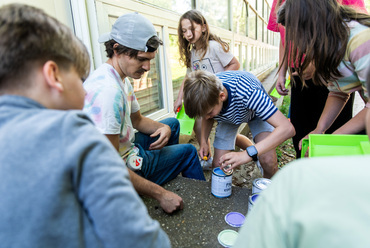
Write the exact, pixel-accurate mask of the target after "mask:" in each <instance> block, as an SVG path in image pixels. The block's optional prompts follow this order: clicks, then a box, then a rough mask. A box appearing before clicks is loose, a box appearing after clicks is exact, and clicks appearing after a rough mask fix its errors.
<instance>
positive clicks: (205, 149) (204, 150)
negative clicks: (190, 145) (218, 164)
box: [199, 143, 212, 158]
mask: <svg viewBox="0 0 370 248" xmlns="http://www.w3.org/2000/svg"><path fill="white" fill-rule="evenodd" d="M210 156H212V155H211V153H210V149H209V146H208V144H207V143H205V144H201V145H200V148H199V157H201V158H203V157H210Z"/></svg>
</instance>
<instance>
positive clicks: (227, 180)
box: [211, 167, 233, 198]
mask: <svg viewBox="0 0 370 248" xmlns="http://www.w3.org/2000/svg"><path fill="white" fill-rule="evenodd" d="M232 176H233V175H232V174H230V175H226V174H225V172H223V171H222V170H221V169H220V167H217V168H214V169H213V171H212V185H211V188H212V189H211V191H212V195H214V196H216V197H218V198H225V197H229V196H230V195H231V190H232Z"/></svg>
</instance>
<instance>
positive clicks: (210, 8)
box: [197, 0, 230, 30]
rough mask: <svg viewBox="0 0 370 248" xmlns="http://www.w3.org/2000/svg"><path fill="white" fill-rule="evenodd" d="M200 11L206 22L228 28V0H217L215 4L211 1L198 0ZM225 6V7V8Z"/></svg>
mask: <svg viewBox="0 0 370 248" xmlns="http://www.w3.org/2000/svg"><path fill="white" fill-rule="evenodd" d="M197 4H199V6H198V7H197V9H199V11H200V12H202V14H203V15H204V17H205V18H206V20H207V21H208V24H211V25H215V26H217V27H220V28H224V29H227V30H229V29H230V25H229V12H228V7H227V6H228V0H218V1H217V4H215V2H213V1H207V0H198V2H197ZM225 7H226V8H225Z"/></svg>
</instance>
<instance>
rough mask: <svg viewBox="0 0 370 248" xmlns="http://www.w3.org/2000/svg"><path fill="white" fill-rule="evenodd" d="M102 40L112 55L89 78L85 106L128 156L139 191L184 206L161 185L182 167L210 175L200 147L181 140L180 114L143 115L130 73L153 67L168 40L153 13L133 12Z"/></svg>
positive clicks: (169, 208) (171, 207) (196, 175)
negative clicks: (157, 27)
mask: <svg viewBox="0 0 370 248" xmlns="http://www.w3.org/2000/svg"><path fill="white" fill-rule="evenodd" d="M99 42H100V43H104V45H105V48H106V53H107V56H108V60H107V61H106V63H104V64H103V65H101V66H100V67H99V68H97V69H96V70H95V71H94V72H93V73H92V74H91V75H90V76H89V77H88V79H87V80H86V81H85V83H84V88H85V90H86V92H87V94H86V97H85V107H84V111H85V112H87V113H88V114H89V115H90V117H91V118H92V119H93V121H94V122H95V124H96V126H97V128H98V129H99V130H100V131H101V132H102V133H103V134H105V135H106V136H107V137H108V139H109V140H110V141H111V143H112V144H113V146H114V147H115V148H116V149H117V151H118V152H119V154H120V155H121V157H122V158H123V159H124V160H125V161H126V165H128V167H129V168H130V169H131V170H129V172H130V177H131V181H132V183H133V185H134V187H135V189H136V191H137V192H138V193H139V194H141V195H147V196H150V197H152V198H154V199H156V200H158V201H159V203H160V205H161V207H162V208H163V210H164V211H165V212H167V213H172V212H173V211H175V210H177V209H182V208H183V201H182V199H181V197H180V196H178V195H177V194H175V193H173V192H170V191H167V190H165V189H164V188H162V187H161V186H159V185H161V184H164V183H166V182H168V181H170V180H172V179H174V178H175V177H176V176H177V175H178V174H179V173H182V175H183V176H184V177H188V178H193V179H198V180H205V178H204V174H203V170H202V168H201V166H200V163H199V159H198V155H197V151H196V149H195V147H194V146H192V145H190V144H178V141H179V128H180V126H179V123H178V121H177V119H175V118H167V119H165V120H163V121H161V122H156V121H153V120H151V119H149V118H147V117H145V116H143V115H141V113H140V106H139V103H138V101H137V99H136V97H135V94H134V90H133V88H132V86H131V83H130V82H129V80H128V79H127V77H131V78H134V79H139V78H140V77H141V76H142V75H143V74H144V73H145V72H147V71H149V70H150V60H152V59H154V58H155V54H156V51H157V48H158V47H159V45H161V44H162V41H161V40H160V39H159V38H158V36H157V32H156V31H155V28H154V26H153V24H152V23H151V22H150V21H149V20H148V19H147V18H145V17H144V16H143V15H141V14H138V13H129V14H124V15H122V16H120V17H119V18H118V19H117V20H116V22H115V23H114V25H113V27H112V31H111V32H110V33H108V34H103V35H102V36H101V37H100V38H99ZM134 129H136V130H137V131H138V132H137V133H136V134H135V132H134ZM133 157H134V158H135V159H134V160H132V158H133ZM132 161H134V163H133V164H132Z"/></svg>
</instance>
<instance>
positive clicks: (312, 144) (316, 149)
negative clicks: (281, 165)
mask: <svg viewBox="0 0 370 248" xmlns="http://www.w3.org/2000/svg"><path fill="white" fill-rule="evenodd" d="M307 149H308V156H309V157H327V156H349V155H362V154H370V141H369V137H368V136H367V135H351V134H310V135H309V136H308V139H304V140H303V142H302V150H301V157H304V155H305V154H306V151H307Z"/></svg>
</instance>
